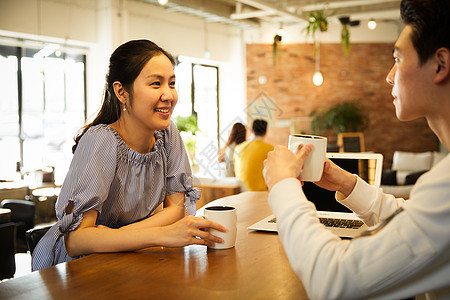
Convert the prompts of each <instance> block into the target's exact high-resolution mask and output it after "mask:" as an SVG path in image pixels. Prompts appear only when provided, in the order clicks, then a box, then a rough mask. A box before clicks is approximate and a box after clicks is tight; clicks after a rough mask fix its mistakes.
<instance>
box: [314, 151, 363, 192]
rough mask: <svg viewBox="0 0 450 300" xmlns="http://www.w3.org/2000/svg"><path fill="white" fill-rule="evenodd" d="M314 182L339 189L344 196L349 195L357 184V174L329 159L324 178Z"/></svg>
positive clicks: (327, 187)
mask: <svg viewBox="0 0 450 300" xmlns="http://www.w3.org/2000/svg"><path fill="white" fill-rule="evenodd" d="M314 183H315V184H317V185H318V186H320V187H322V188H324V189H327V190H330V191H337V192H340V193H342V194H343V195H344V197H348V195H350V193H351V192H352V191H353V188H354V187H355V185H356V176H355V175H353V174H351V173H349V172H347V171H346V170H344V169H342V168H340V167H339V166H337V165H336V164H335V163H333V162H332V161H331V160H329V159H327V160H326V161H325V164H324V168H323V174H322V178H321V179H320V181H318V182H314Z"/></svg>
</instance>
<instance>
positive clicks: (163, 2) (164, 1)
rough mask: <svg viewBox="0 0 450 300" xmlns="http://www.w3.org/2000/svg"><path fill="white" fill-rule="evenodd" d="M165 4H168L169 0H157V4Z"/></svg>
mask: <svg viewBox="0 0 450 300" xmlns="http://www.w3.org/2000/svg"><path fill="white" fill-rule="evenodd" d="M167 2H169V0H158V3H159V4H160V5H166V4H167Z"/></svg>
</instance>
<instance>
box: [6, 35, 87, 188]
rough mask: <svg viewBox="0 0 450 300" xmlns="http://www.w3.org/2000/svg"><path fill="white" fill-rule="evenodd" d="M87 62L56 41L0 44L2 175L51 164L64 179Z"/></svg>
mask: <svg viewBox="0 0 450 300" xmlns="http://www.w3.org/2000/svg"><path fill="white" fill-rule="evenodd" d="M45 51H48V52H47V53H44V52H45ZM85 62H86V57H85V55H84V54H80V53H75V52H71V51H66V52H61V51H59V50H58V46H57V45H55V44H49V45H47V46H46V47H44V48H42V49H33V48H26V47H11V46H0V88H1V90H2V91H3V97H0V107H1V111H2V118H0V165H1V168H0V179H2V180H15V179H19V178H20V177H21V176H22V177H23V176H24V175H26V174H28V173H30V172H34V171H36V170H41V169H43V168H46V167H47V168H48V167H52V168H54V169H55V177H56V178H55V180H56V181H57V182H56V183H59V184H60V183H62V180H63V179H64V177H65V173H66V170H67V167H68V164H69V163H70V160H71V158H72V152H71V147H72V145H73V136H74V135H75V133H76V132H77V131H78V130H79V129H80V128H81V127H82V126H83V125H84V122H85V120H86V95H85V94H86V93H85V90H86V89H85V73H86V72H85V67H86V63H85ZM19 172H20V173H21V174H19Z"/></svg>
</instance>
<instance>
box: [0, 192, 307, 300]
mask: <svg viewBox="0 0 450 300" xmlns="http://www.w3.org/2000/svg"><path fill="white" fill-rule="evenodd" d="M217 204H219V205H233V206H235V207H237V216H238V232H237V241H236V247H234V248H231V249H227V250H212V249H208V248H206V247H205V246H196V245H195V246H194V245H193V246H187V247H183V248H164V247H152V248H147V249H144V250H141V251H136V252H125V253H111V254H92V255H89V256H87V257H84V258H81V259H78V260H75V261H72V262H69V263H63V264H59V265H57V266H54V267H50V268H47V269H44V270H41V271H39V272H34V273H32V274H29V275H26V276H23V277H18V278H15V279H11V280H8V281H6V282H4V283H0V298H1V299H4V298H6V299H48V298H58V299H65V298H67V299H233V300H234V299H307V295H306V293H305V290H304V289H303V286H302V283H301V281H300V280H299V279H298V277H297V276H296V275H295V274H294V272H293V271H292V269H291V267H290V265H289V262H288V260H287V257H286V255H285V253H284V250H283V246H282V244H281V242H280V241H279V239H278V235H277V234H274V233H263V232H252V231H248V230H247V227H248V226H249V225H251V224H253V223H254V222H256V221H258V220H259V219H261V218H263V217H265V216H267V215H268V214H270V213H271V211H270V208H269V206H268V204H267V192H245V193H241V194H238V195H234V196H230V197H226V198H222V199H218V200H215V201H213V202H210V203H209V204H208V205H207V206H211V205H217ZM202 213H203V212H202V209H200V210H199V211H198V214H202Z"/></svg>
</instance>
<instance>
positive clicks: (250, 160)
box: [234, 119, 274, 191]
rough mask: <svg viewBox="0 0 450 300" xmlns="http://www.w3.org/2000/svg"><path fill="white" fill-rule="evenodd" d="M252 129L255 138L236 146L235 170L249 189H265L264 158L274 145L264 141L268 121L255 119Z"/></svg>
mask: <svg viewBox="0 0 450 300" xmlns="http://www.w3.org/2000/svg"><path fill="white" fill-rule="evenodd" d="M252 130H253V133H254V135H255V138H254V139H253V140H251V141H246V142H243V143H241V144H240V145H238V146H236V149H235V150H234V170H235V174H236V177H238V178H240V179H241V180H242V181H243V182H244V185H245V187H246V189H247V190H248V191H265V190H267V187H266V183H265V181H264V177H263V168H264V160H265V159H266V157H267V153H269V152H270V151H272V150H273V148H274V147H273V145H271V144H268V143H266V142H264V141H263V139H264V137H265V136H266V132H267V121H265V120H261V119H257V120H255V121H253V125H252Z"/></svg>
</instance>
